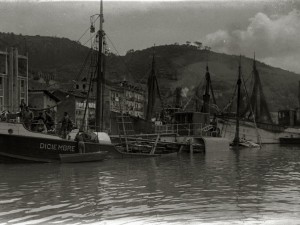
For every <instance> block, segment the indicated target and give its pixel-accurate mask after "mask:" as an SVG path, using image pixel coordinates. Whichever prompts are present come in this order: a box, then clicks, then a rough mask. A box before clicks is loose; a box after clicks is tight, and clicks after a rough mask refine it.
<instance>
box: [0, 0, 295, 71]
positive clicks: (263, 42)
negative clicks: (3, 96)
mask: <svg viewBox="0 0 300 225" xmlns="http://www.w3.org/2000/svg"><path fill="white" fill-rule="evenodd" d="M103 7H104V20H105V22H104V24H103V26H104V30H105V33H106V35H107V37H108V44H109V47H110V50H111V52H113V53H118V54H120V55H124V54H125V53H126V52H127V51H128V50H129V49H134V50H142V49H145V48H149V47H152V46H153V45H154V44H155V45H166V44H173V43H175V42H177V43H179V44H185V43H186V42H187V41H190V42H195V41H199V42H201V43H203V45H206V46H209V47H211V50H212V51H215V52H220V53H226V54H235V55H239V54H242V55H245V56H247V57H253V54H254V52H255V55H256V58H257V59H258V60H259V61H262V62H265V63H266V64H268V65H272V66H275V67H280V68H283V69H286V70H289V71H293V72H296V73H299V74H300V63H299V61H300V13H299V10H300V1H294V0H289V1H287V0H281V1H271V0H264V1H259V0H251V1H250V0H248V1H246V0H245V1H243V0H235V1H228V0H217V1H204V0H201V1H200V0H194V1H183V0H181V1H180V0H177V1H158V0H152V1H137V0H136V1H116V0H110V1H108V0H104V2H103ZM99 8H100V4H99V1H77V0H76V1H74V0H65V1H51V0H43V1H42V0H23V1H22V0H0V31H1V32H5V33H7V32H13V33H16V34H20V33H21V34H23V35H41V36H56V37H65V38H69V39H71V40H75V41H80V42H81V43H82V44H85V45H86V46H88V47H89V46H90V42H89V39H90V37H91V34H90V33H89V31H88V30H89V29H88V28H89V26H90V16H92V15H94V14H99V11H100V9H99ZM98 26H99V25H98V24H96V27H98ZM86 31H88V32H86ZM85 32H86V33H85Z"/></svg>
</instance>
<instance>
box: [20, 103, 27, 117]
mask: <svg viewBox="0 0 300 225" xmlns="http://www.w3.org/2000/svg"><path fill="white" fill-rule="evenodd" d="M19 107H20V110H21V111H20V116H21V119H22V120H23V117H24V112H25V108H26V103H25V102H24V99H22V100H21V104H20V106H19Z"/></svg>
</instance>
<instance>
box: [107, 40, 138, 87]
mask: <svg viewBox="0 0 300 225" xmlns="http://www.w3.org/2000/svg"><path fill="white" fill-rule="evenodd" d="M106 37H107V38H108V40H109V42H110V43H111V44H112V46H113V47H114V49H115V50H116V52H117V53H118V55H119V56H120V57H121V60H122V61H123V63H124V65H125V66H126V68H127V69H128V71H129V73H130V75H131V76H132V77H133V79H134V80H135V82H137V83H138V81H137V79H136V78H135V77H134V76H133V74H132V72H131V71H130V69H129V67H128V66H127V64H126V63H125V61H124V59H123V58H122V56H121V55H120V54H119V52H118V50H117V49H116V47H115V46H114V44H113V43H112V41H111V40H110V38H109V37H108V35H106ZM138 84H139V85H140V88H141V89H143V87H142V86H141V84H140V83H138Z"/></svg>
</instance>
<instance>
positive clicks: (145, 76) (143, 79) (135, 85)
mask: <svg viewBox="0 0 300 225" xmlns="http://www.w3.org/2000/svg"><path fill="white" fill-rule="evenodd" d="M150 72H151V70H149V71H148V72H147V73H146V75H145V76H143V77H142V79H141V80H140V82H142V80H144V78H145V77H146V76H147V75H148V74H149V73H150ZM136 86H137V85H134V86H133V87H132V88H130V89H129V91H132V90H134V89H135V88H136Z"/></svg>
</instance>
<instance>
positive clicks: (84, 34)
mask: <svg viewBox="0 0 300 225" xmlns="http://www.w3.org/2000/svg"><path fill="white" fill-rule="evenodd" d="M98 19H99V15H98V17H97V18H96V19H95V21H94V23H95V22H96V21H97V20H98ZM89 29H90V27H89V28H88V29H87V30H86V31H85V32H84V34H83V35H81V37H80V38H79V39H78V41H80V40H81V38H82V37H83V36H84V35H85V34H86V32H88V30H89Z"/></svg>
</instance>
